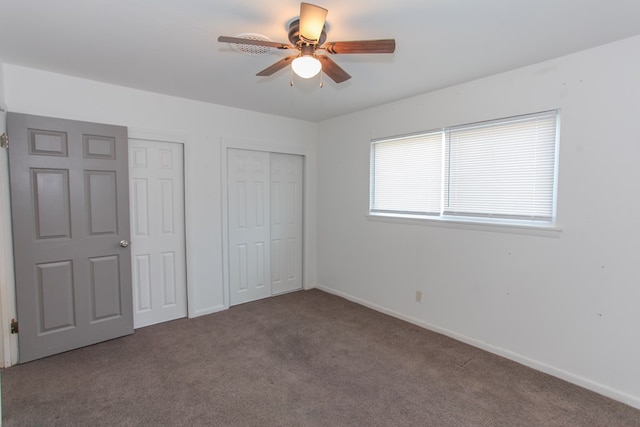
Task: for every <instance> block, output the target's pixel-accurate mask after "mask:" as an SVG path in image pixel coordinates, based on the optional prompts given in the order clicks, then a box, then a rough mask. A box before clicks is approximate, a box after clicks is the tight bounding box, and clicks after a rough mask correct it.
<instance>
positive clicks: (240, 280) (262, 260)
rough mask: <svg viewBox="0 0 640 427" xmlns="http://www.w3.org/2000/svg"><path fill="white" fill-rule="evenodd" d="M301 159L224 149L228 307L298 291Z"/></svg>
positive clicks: (300, 261) (301, 191) (287, 155)
mask: <svg viewBox="0 0 640 427" xmlns="http://www.w3.org/2000/svg"><path fill="white" fill-rule="evenodd" d="M303 176H304V173H303V158H302V156H296V155H291V154H276V153H268V152H263V151H251V150H239V149H229V150H228V152H227V210H228V232H229V233H228V236H229V246H228V254H229V293H230V298H229V301H230V304H231V305H236V304H242V303H244V302H249V301H254V300H257V299H261V298H265V297H268V296H271V295H275V294H279V293H283V292H289V291H293V290H296V289H301V288H302V230H303V228H302V206H303V200H302V198H303Z"/></svg>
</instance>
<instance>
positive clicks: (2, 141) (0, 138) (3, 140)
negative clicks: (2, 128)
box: [0, 132, 9, 148]
mask: <svg viewBox="0 0 640 427" xmlns="http://www.w3.org/2000/svg"><path fill="white" fill-rule="evenodd" d="M0 147H2V148H9V137H8V136H7V134H6V133H4V132H3V133H2V135H0Z"/></svg>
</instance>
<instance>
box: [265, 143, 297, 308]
mask: <svg viewBox="0 0 640 427" xmlns="http://www.w3.org/2000/svg"><path fill="white" fill-rule="evenodd" d="M302 172H303V162H302V156H295V155H291V154H275V153H272V154H271V183H270V185H271V291H272V294H273V295H275V294H279V293H283V292H289V291H293V290H296V289H302V206H303V203H302V194H303V193H302V189H303V173H302Z"/></svg>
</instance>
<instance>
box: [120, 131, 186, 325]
mask: <svg viewBox="0 0 640 427" xmlns="http://www.w3.org/2000/svg"><path fill="white" fill-rule="evenodd" d="M129 165H130V166H129V176H130V187H131V188H130V197H131V209H130V211H131V255H132V261H133V262H132V266H133V302H134V313H133V314H134V316H133V320H134V327H135V328H140V327H143V326H148V325H153V324H155V323H160V322H166V321H169V320H173V319H177V318H181V317H186V316H187V274H186V256H185V224H184V170H183V169H184V164H183V147H182V144H177V143H169V142H160V141H148V140H140V139H130V140H129Z"/></svg>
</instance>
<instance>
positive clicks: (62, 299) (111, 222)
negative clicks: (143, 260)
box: [7, 113, 133, 362]
mask: <svg viewBox="0 0 640 427" xmlns="http://www.w3.org/2000/svg"><path fill="white" fill-rule="evenodd" d="M7 126H8V132H9V133H10V137H11V142H12V144H11V147H10V151H9V167H10V177H11V205H12V206H11V207H12V221H13V234H14V239H13V240H14V254H15V267H16V294H17V295H16V296H17V305H18V307H17V308H18V316H19V318H18V320H19V322H20V334H19V350H20V362H27V361H29V360H34V359H37V358H40V357H45V356H49V355H52V354H56V353H59V352H63V351H67V350H71V349H74V348H77V347H82V346H85V345H89V344H94V343H97V342H100V341H104V340H108V339H112V338H116V337H119V336H123V335H127V334H130V333H132V332H133V309H132V296H131V263H130V252H129V249H128V248H125V247H121V246H120V244H119V242H120V240H128V239H129V204H128V185H127V181H128V167H127V129H126V128H124V127H120V126H111V125H103V124H96V123H86V122H77V121H71V120H61V119H53V118H47V117H39V116H30V115H25V114H13V113H10V114H8V115H7Z"/></svg>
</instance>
